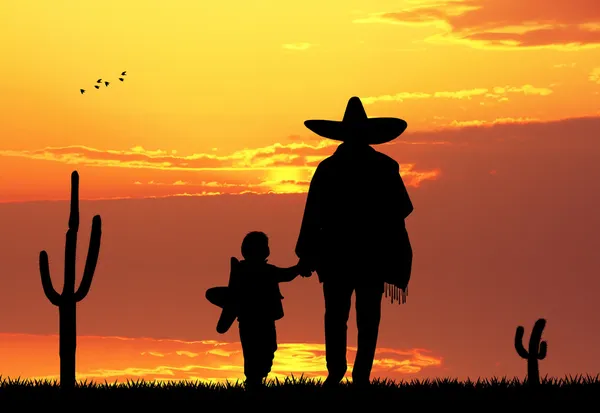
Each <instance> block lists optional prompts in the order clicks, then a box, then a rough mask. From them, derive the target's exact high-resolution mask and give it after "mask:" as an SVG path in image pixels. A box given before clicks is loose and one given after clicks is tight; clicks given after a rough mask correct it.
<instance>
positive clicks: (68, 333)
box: [40, 171, 102, 390]
mask: <svg viewBox="0 0 600 413" xmlns="http://www.w3.org/2000/svg"><path fill="white" fill-rule="evenodd" d="M78 230H79V174H78V173H77V171H74V172H73V173H72V174H71V212H70V215H69V229H68V230H67V236H66V238H67V239H66V244H65V275H64V276H65V280H64V285H63V290H62V293H61V294H59V293H58V292H56V290H55V289H54V287H53V286H52V279H51V278H50V268H49V265H48V254H47V253H46V251H41V252H40V275H41V277H42V287H43V288H44V293H45V294H46V297H47V298H48V300H49V301H50V302H51V303H52V304H54V305H55V306H57V307H58V314H59V355H60V387H61V388H62V389H66V390H69V389H73V388H74V387H75V351H76V348H77V317H76V315H77V313H76V309H77V303H78V302H80V301H81V300H83V299H84V298H85V297H86V296H87V294H88V292H89V291H90V287H91V286H92V278H93V277H94V271H95V269H96V263H97V262H98V254H99V253H100V238H101V236H102V221H101V219H100V215H96V216H95V217H94V218H93V220H92V235H91V237H90V246H89V250H88V255H87V259H86V262H85V269H84V270H83V278H82V280H81V284H80V285H79V288H78V289H77V290H75V261H76V257H77V254H76V251H77V231H78Z"/></svg>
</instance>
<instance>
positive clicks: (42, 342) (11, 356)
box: [0, 334, 443, 382]
mask: <svg viewBox="0 0 600 413" xmlns="http://www.w3.org/2000/svg"><path fill="white" fill-rule="evenodd" d="M0 339H1V340H2V343H3V347H5V348H3V354H4V355H5V356H6V357H5V360H11V362H10V363H9V364H8V365H3V366H2V373H3V376H4V377H7V376H8V377H18V376H21V377H27V378H38V379H58V367H59V363H58V357H57V354H56V351H55V350H56V348H55V347H56V343H57V337H56V336H55V335H51V336H39V335H26V334H0ZM78 341H79V343H78V349H77V355H78V365H77V368H78V370H77V377H78V379H79V380H86V379H87V380H90V381H104V380H106V381H108V382H114V381H115V380H118V381H121V382H122V381H125V380H128V379H131V380H138V379H143V380H147V381H180V380H192V381H196V380H197V381H213V382H225V381H236V380H243V379H244V374H243V356H242V351H241V345H240V343H239V342H219V341H214V340H207V341H182V340H164V339H163V340H158V339H152V338H123V337H94V336H82V337H79V338H78ZM32 348H34V349H35V351H36V354H38V355H39V357H38V358H37V359H36V363H31V362H30V354H29V353H28V351H31V349H32ZM21 349H23V350H21ZM24 349H27V351H26V350H24ZM148 349H152V350H148ZM150 354H152V355H153V356H156V357H147V356H148V355H150ZM355 354H356V348H355V347H349V348H348V360H349V369H348V376H349V375H350V374H351V372H352V361H353V360H354V357H355ZM442 362H443V360H442V358H441V357H439V356H435V355H431V354H430V352H428V351H427V350H424V349H420V348H414V349H406V350H401V349H391V348H379V349H377V352H376V355H375V362H374V366H373V374H372V377H374V378H375V377H381V378H389V379H393V380H398V379H401V378H403V377H406V375H410V374H415V373H419V372H421V371H423V370H424V369H435V368H439V367H440V366H442ZM435 371H436V370H432V372H435ZM291 375H294V376H295V377H299V376H302V375H304V376H305V377H310V378H316V379H324V378H325V377H326V376H327V370H326V363H325V346H324V345H323V344H321V343H280V344H279V345H278V350H277V352H276V353H275V359H274V363H273V368H272V373H271V375H270V376H269V377H270V378H279V379H283V378H285V377H290V376H291Z"/></svg>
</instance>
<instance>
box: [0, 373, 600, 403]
mask: <svg viewBox="0 0 600 413" xmlns="http://www.w3.org/2000/svg"><path fill="white" fill-rule="evenodd" d="M59 390H60V389H59V386H58V383H57V382H56V381H44V380H21V379H19V378H17V379H10V378H2V377H1V376H0V406H3V405H4V402H6V401H20V402H21V403H26V402H33V403H35V404H39V403H44V405H45V406H47V407H48V408H49V407H51V405H52V403H59V402H61V398H62V397H63V396H62V395H61V392H60V391H59ZM598 395H600V375H598V376H596V377H593V376H576V377H571V376H569V377H566V378H563V379H556V378H544V379H542V383H541V385H540V386H539V387H538V388H537V389H531V388H529V387H528V386H526V385H525V383H523V382H522V381H520V380H519V379H516V378H515V379H507V378H492V379H478V380H476V381H471V380H467V381H464V382H461V381H458V380H456V379H433V380H429V379H427V380H411V381H400V382H394V381H391V380H374V381H373V384H372V386H371V387H370V388H369V389H366V390H361V391H358V390H357V389H354V388H353V387H352V385H351V384H350V383H347V382H344V383H342V385H341V386H340V388H339V389H335V390H327V389H324V388H322V386H321V382H320V381H316V380H313V379H307V378H304V377H300V378H296V377H293V376H292V377H290V378H287V379H285V380H284V381H279V380H273V381H269V382H268V383H267V385H266V387H265V388H264V389H263V390H262V391H260V392H259V393H252V392H247V391H245V389H244V387H243V384H242V383H239V382H236V383H225V384H214V383H213V384H207V383H202V382H146V381H141V380H140V381H127V382H125V383H107V382H105V383H97V382H80V383H79V384H78V385H77V388H76V389H75V392H74V393H73V395H72V396H71V397H72V398H73V399H75V400H79V401H82V402H88V403H86V405H85V406H89V403H90V402H93V403H99V402H108V403H117V402H119V403H120V402H123V401H131V402H135V403H142V402H153V403H160V402H170V403H179V402H186V401H192V402H206V401H209V402H210V401H219V403H220V404H219V406H222V405H223V404H229V403H235V402H240V401H244V400H248V401H251V400H257V399H260V400H264V401H269V400H280V401H286V400H287V401H294V400H295V401H306V400H315V401H316V400H334V399H335V400H339V401H351V400H365V399H367V400H368V399H373V400H374V401H377V403H381V404H379V405H377V408H380V407H385V408H387V407H388V403H389V402H394V401H407V400H424V401H435V400H480V401H492V400H495V401H511V400H514V401H516V400H526V399H532V398H533V399H538V400H540V401H547V400H596V399H597V398H598V397H597V396H598ZM384 404H385V406H383V405H384ZM290 406H291V407H294V406H293V405H290ZM20 407H22V405H20ZM355 407H356V406H355ZM363 407H364V406H363ZM0 409H1V408H0ZM1 410H2V411H4V409H1Z"/></svg>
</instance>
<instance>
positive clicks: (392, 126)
mask: <svg viewBox="0 0 600 413" xmlns="http://www.w3.org/2000/svg"><path fill="white" fill-rule="evenodd" d="M304 125H305V126H306V127H307V128H308V129H310V130H311V131H313V132H314V133H316V134H317V135H319V136H322V137H324V138H328V139H333V140H336V141H342V142H349V141H353V142H362V143H366V144H369V145H377V144H380V143H386V142H390V141H391V140H394V139H396V138H397V137H398V136H400V135H401V134H402V132H404V131H405V130H406V127H407V126H408V124H407V123H406V121H405V120H403V119H399V118H369V117H367V113H366V112H365V108H364V107H363V104H362V102H361V101H360V98H358V97H356V96H353V97H351V98H350V100H349V101H348V105H347V106H346V112H344V118H343V119H342V120H341V121H337V120H322V119H312V120H307V121H304Z"/></svg>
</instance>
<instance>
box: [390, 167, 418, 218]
mask: <svg viewBox="0 0 600 413" xmlns="http://www.w3.org/2000/svg"><path fill="white" fill-rule="evenodd" d="M394 164H395V165H394V169H395V171H394V172H395V173H394V181H393V187H392V194H393V197H394V198H395V199H394V201H395V202H394V204H395V207H396V208H398V209H399V211H398V212H399V213H400V218H402V219H406V217H408V216H409V215H410V214H411V213H412V212H413V210H414V207H413V204H412V201H411V200H410V196H409V195H408V191H407V190H406V186H405V185H404V181H403V180H402V176H400V165H399V164H398V163H397V162H395V161H394Z"/></svg>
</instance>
